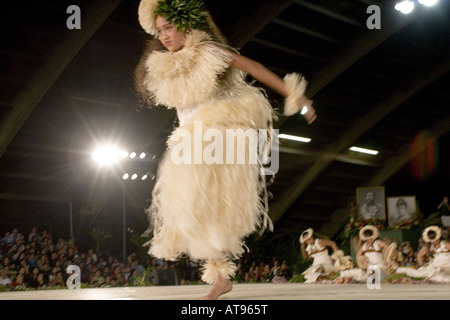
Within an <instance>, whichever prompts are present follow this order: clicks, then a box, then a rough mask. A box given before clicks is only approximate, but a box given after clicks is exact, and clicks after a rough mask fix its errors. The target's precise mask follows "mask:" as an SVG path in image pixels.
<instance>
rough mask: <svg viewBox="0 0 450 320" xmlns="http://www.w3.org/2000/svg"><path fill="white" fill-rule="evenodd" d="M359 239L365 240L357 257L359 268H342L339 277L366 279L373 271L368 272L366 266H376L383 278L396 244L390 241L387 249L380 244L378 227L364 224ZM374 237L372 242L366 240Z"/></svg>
mask: <svg viewBox="0 0 450 320" xmlns="http://www.w3.org/2000/svg"><path fill="white" fill-rule="evenodd" d="M367 231H369V232H371V235H366V232H367ZM359 237H360V239H361V240H363V241H365V242H364V243H363V244H362V246H361V253H362V255H361V256H360V257H359V258H358V259H357V264H358V266H359V268H353V269H349V270H343V271H341V273H340V277H343V278H353V279H354V280H355V281H358V282H363V281H366V280H367V279H368V278H369V276H371V275H372V273H373V271H371V272H370V273H368V270H369V269H368V268H369V267H373V266H376V267H378V268H379V270H380V272H381V278H382V279H383V278H385V277H386V276H387V274H388V267H387V263H388V262H389V261H390V259H391V258H392V254H393V251H394V250H395V248H396V244H395V243H392V244H391V245H390V246H389V247H388V249H387V250H384V248H383V247H382V246H381V240H378V239H377V238H378V229H377V228H376V227H374V226H371V225H369V226H365V227H363V228H362V229H361V230H360V232H359ZM372 239H376V240H374V241H373V243H372V244H369V242H368V240H372Z"/></svg>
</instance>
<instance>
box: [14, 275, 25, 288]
mask: <svg viewBox="0 0 450 320" xmlns="http://www.w3.org/2000/svg"><path fill="white" fill-rule="evenodd" d="M11 286H12V289H13V290H25V289H26V288H27V285H26V283H25V280H24V275H23V274H20V273H18V274H17V275H16V277H15V279H14V281H13V282H12V283H11Z"/></svg>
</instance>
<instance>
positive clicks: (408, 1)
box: [395, 0, 414, 14]
mask: <svg viewBox="0 0 450 320" xmlns="http://www.w3.org/2000/svg"><path fill="white" fill-rule="evenodd" d="M395 10H398V11H400V12H401V13H403V14H408V13H411V12H412V11H413V10H414V2H413V1H412V0H401V1H399V2H397V3H396V4H395Z"/></svg>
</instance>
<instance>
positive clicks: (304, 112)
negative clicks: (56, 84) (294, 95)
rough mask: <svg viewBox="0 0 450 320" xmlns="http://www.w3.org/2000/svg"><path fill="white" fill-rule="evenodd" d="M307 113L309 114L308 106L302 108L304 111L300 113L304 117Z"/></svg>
mask: <svg viewBox="0 0 450 320" xmlns="http://www.w3.org/2000/svg"><path fill="white" fill-rule="evenodd" d="M307 112H308V107H307V106H304V107H303V108H302V111H301V112H300V114H301V115H302V116H303V115H305V114H306V113H307Z"/></svg>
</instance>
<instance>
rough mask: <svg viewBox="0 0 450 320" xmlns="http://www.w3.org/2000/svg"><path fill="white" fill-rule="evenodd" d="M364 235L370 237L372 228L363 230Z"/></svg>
mask: <svg viewBox="0 0 450 320" xmlns="http://www.w3.org/2000/svg"><path fill="white" fill-rule="evenodd" d="M364 235H365V236H366V237H370V236H371V235H373V230H370V229H367V230H364Z"/></svg>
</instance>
